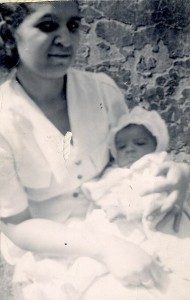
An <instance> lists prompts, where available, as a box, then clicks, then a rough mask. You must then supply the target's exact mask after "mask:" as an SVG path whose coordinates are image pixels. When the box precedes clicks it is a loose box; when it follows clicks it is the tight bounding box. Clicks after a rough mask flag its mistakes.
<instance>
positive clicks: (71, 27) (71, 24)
mask: <svg viewBox="0 0 190 300" xmlns="http://www.w3.org/2000/svg"><path fill="white" fill-rule="evenodd" d="M79 27H80V21H70V22H68V24H67V28H68V30H69V31H70V32H76V31H77V30H78V29H79Z"/></svg>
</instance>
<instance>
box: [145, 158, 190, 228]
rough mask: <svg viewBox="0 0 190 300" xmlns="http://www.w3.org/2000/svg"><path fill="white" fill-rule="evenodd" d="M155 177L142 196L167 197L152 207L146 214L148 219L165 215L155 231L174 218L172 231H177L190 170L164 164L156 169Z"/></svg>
mask: <svg viewBox="0 0 190 300" xmlns="http://www.w3.org/2000/svg"><path fill="white" fill-rule="evenodd" d="M157 175H158V177H155V184H154V185H153V186H150V187H148V188H147V189H146V190H144V191H143V194H144V195H147V194H151V193H167V195H168V196H167V197H164V199H163V201H160V202H158V203H155V206H152V208H151V210H150V211H149V212H148V215H149V218H150V219H151V218H154V216H156V215H161V214H163V213H165V215H164V217H163V219H162V220H161V221H160V222H159V223H158V224H157V229H159V228H161V227H162V226H164V225H165V224H166V223H167V222H168V221H169V220H171V218H174V222H173V229H174V230H175V231H178V230H179V226H180V220H181V215H182V210H183V204H184V201H185V198H186V192H187V188H188V184H189V178H190V169H189V167H188V165H187V164H184V163H175V162H164V163H163V164H162V166H160V168H159V169H158V172H157Z"/></svg>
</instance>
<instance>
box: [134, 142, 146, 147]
mask: <svg viewBox="0 0 190 300" xmlns="http://www.w3.org/2000/svg"><path fill="white" fill-rule="evenodd" d="M136 145H138V146H144V145H146V143H145V142H136Z"/></svg>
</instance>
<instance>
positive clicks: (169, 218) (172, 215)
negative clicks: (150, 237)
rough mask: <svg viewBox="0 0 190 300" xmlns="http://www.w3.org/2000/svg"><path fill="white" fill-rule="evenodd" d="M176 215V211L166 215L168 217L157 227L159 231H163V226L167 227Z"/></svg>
mask: <svg viewBox="0 0 190 300" xmlns="http://www.w3.org/2000/svg"><path fill="white" fill-rule="evenodd" d="M174 215H175V211H174V209H172V210H170V211H169V212H167V213H166V215H165V216H164V217H163V219H162V220H161V221H159V222H158V224H157V225H156V229H157V230H161V229H162V227H163V226H165V225H166V224H167V223H168V222H169V221H170V220H171V219H172V218H173V217H174Z"/></svg>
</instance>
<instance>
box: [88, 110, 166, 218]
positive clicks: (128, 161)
mask: <svg viewBox="0 0 190 300" xmlns="http://www.w3.org/2000/svg"><path fill="white" fill-rule="evenodd" d="M168 142H169V137H168V130H167V126H166V124H165V122H164V120H163V119H162V118H161V117H160V115H159V114H158V113H157V112H156V111H146V110H145V109H143V108H140V107H136V108H134V109H133V110H132V111H131V113H130V114H129V116H123V117H122V118H121V120H120V122H119V124H118V126H117V127H115V128H114V129H113V130H112V131H111V134H110V137H109V146H110V151H111V154H112V156H113V158H114V162H113V163H112V165H111V166H109V167H108V168H107V169H106V170H105V172H104V174H103V175H102V176H101V178H97V179H95V180H92V181H90V182H88V183H85V184H84V185H83V187H82V190H83V192H84V193H85V195H86V196H87V198H90V199H92V200H93V201H95V203H96V204H97V205H98V206H100V207H101V208H103V209H104V211H105V212H106V213H107V216H108V218H109V219H113V218H114V217H116V216H117V215H120V216H121V215H122V214H123V215H124V216H125V217H126V218H127V220H132V219H135V218H138V219H142V217H143V216H145V215H147V214H148V212H150V210H151V209H152V206H155V205H156V201H155V198H156V199H157V198H160V197H161V195H160V194H159V195H158V194H155V195H153V196H151V198H150V197H146V202H145V201H142V199H140V197H141V196H143V194H144V192H145V190H146V187H147V186H150V185H154V183H155V176H156V175H157V174H156V171H157V166H159V165H160V164H161V163H162V162H163V161H164V160H167V159H169V158H168V155H167V152H166V150H167V147H168ZM156 179H157V180H158V176H157V177H156ZM160 179H161V178H160ZM161 198H162V199H161V200H162V201H163V197H161ZM157 201H158V199H157Z"/></svg>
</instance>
